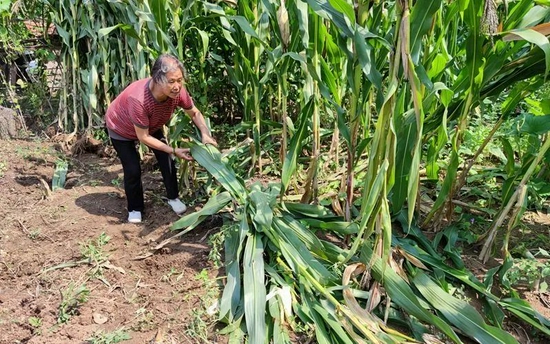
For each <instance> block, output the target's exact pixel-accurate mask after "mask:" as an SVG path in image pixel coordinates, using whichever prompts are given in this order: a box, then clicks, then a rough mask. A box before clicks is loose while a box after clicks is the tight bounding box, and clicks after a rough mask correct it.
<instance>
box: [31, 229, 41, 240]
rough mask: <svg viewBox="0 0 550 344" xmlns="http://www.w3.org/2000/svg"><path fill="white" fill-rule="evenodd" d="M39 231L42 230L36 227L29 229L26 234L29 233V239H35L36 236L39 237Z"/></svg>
mask: <svg viewBox="0 0 550 344" xmlns="http://www.w3.org/2000/svg"><path fill="white" fill-rule="evenodd" d="M41 232H42V231H41V230H40V229H38V228H37V229H33V230H31V231H30V232H29V234H28V235H29V239H31V240H36V239H38V238H39V237H40V233H41Z"/></svg>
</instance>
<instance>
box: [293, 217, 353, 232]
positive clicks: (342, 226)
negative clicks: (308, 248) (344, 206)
mask: <svg viewBox="0 0 550 344" xmlns="http://www.w3.org/2000/svg"><path fill="white" fill-rule="evenodd" d="M300 222H303V223H306V224H307V225H308V226H310V227H313V228H319V229H322V230H324V231H327V232H336V233H338V234H342V235H351V234H357V233H358V232H359V225H358V224H357V223H355V222H347V221H323V220H318V219H311V218H302V219H300Z"/></svg>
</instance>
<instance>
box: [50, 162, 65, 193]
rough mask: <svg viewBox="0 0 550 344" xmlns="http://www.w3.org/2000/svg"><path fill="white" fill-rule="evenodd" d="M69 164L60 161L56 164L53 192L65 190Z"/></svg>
mask: <svg viewBox="0 0 550 344" xmlns="http://www.w3.org/2000/svg"><path fill="white" fill-rule="evenodd" d="M68 168H69V163H68V162H67V161H65V160H58V161H57V162H56V164H55V171H54V173H53V178H52V191H55V190H58V189H63V188H64V187H65V180H66V179H67V170H68Z"/></svg>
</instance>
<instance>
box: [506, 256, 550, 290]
mask: <svg viewBox="0 0 550 344" xmlns="http://www.w3.org/2000/svg"><path fill="white" fill-rule="evenodd" d="M526 256H528V258H516V259H514V265H513V266H512V267H511V268H510V270H508V272H507V273H506V278H507V279H508V282H509V283H510V284H511V285H512V286H520V285H527V287H528V288H529V290H534V291H539V292H546V291H547V290H548V282H547V281H546V279H547V277H548V276H550V262H549V261H546V260H539V259H537V258H536V257H535V255H532V254H530V253H527V254H526ZM537 256H543V257H545V258H546V257H548V252H546V250H544V249H540V248H539V252H538V253H537Z"/></svg>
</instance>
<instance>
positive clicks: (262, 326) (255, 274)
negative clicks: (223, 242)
mask: <svg viewBox="0 0 550 344" xmlns="http://www.w3.org/2000/svg"><path fill="white" fill-rule="evenodd" d="M263 252H264V247H263V244H262V239H261V237H260V236H259V235H258V234H256V235H251V236H249V237H248V239H247V241H246V247H245V249H244V256H243V283H244V286H243V291H244V316H245V319H246V329H247V332H248V336H249V340H250V342H251V343H264V342H266V334H267V333H266V318H265V313H266V290H265V285H264V282H265V281H264V258H263Z"/></svg>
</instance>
